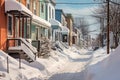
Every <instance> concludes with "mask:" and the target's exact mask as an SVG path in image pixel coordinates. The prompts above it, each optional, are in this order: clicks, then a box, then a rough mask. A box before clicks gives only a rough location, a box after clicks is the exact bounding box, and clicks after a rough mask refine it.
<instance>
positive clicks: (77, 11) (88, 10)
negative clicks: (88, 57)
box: [56, 0, 99, 37]
mask: <svg viewBox="0 0 120 80" xmlns="http://www.w3.org/2000/svg"><path fill="white" fill-rule="evenodd" d="M56 2H57V3H98V0H56ZM98 7H99V5H98V4H85V5H81V4H79V5H78V4H74V5H73V4H56V8H57V9H63V12H64V13H72V15H73V17H74V18H75V17H80V18H85V19H86V20H87V21H88V23H89V24H94V23H97V21H96V19H95V18H93V17H91V15H94V13H93V12H94V11H95V9H98ZM89 29H90V31H93V30H97V31H96V32H92V33H90V34H91V35H92V36H93V37H94V36H96V35H97V34H98V33H99V24H94V25H90V26H89Z"/></svg>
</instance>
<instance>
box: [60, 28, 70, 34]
mask: <svg viewBox="0 0 120 80" xmlns="http://www.w3.org/2000/svg"><path fill="white" fill-rule="evenodd" d="M61 33H62V34H68V33H69V29H68V28H67V27H66V26H62V31H61Z"/></svg>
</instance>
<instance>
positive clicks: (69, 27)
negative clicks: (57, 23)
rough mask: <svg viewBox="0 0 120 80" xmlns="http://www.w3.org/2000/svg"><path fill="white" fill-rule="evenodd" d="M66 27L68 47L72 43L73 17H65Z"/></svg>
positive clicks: (68, 15) (69, 15)
mask: <svg viewBox="0 0 120 80" xmlns="http://www.w3.org/2000/svg"><path fill="white" fill-rule="evenodd" d="M66 21H67V27H68V29H69V45H70V46H72V43H73V17H72V15H71V14H67V15H66Z"/></svg>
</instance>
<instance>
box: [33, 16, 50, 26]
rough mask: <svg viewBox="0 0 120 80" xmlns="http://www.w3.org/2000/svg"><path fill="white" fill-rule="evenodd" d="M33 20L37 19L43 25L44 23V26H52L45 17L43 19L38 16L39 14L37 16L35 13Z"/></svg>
mask: <svg viewBox="0 0 120 80" xmlns="http://www.w3.org/2000/svg"><path fill="white" fill-rule="evenodd" d="M32 19H33V21H35V22H37V23H38V24H40V25H41V24H42V25H44V27H47V28H48V27H51V24H50V23H49V22H48V21H46V20H44V19H42V18H40V17H38V16H36V15H34V14H33V18H32Z"/></svg>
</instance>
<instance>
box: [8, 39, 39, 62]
mask: <svg viewBox="0 0 120 80" xmlns="http://www.w3.org/2000/svg"><path fill="white" fill-rule="evenodd" d="M8 40H9V41H10V40H13V41H14V42H15V40H17V41H18V42H17V43H18V45H17V46H14V47H13V46H12V47H11V46H9V45H8V53H9V54H13V53H15V54H16V53H17V54H18V55H19V56H20V58H22V59H25V60H26V61H28V62H33V61H35V59H36V56H35V55H36V53H37V52H38V51H37V49H36V48H35V47H33V46H32V44H31V43H29V42H28V41H27V40H25V39H23V38H19V39H8ZM9 41H7V44H9V43H8V42H9Z"/></svg>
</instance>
